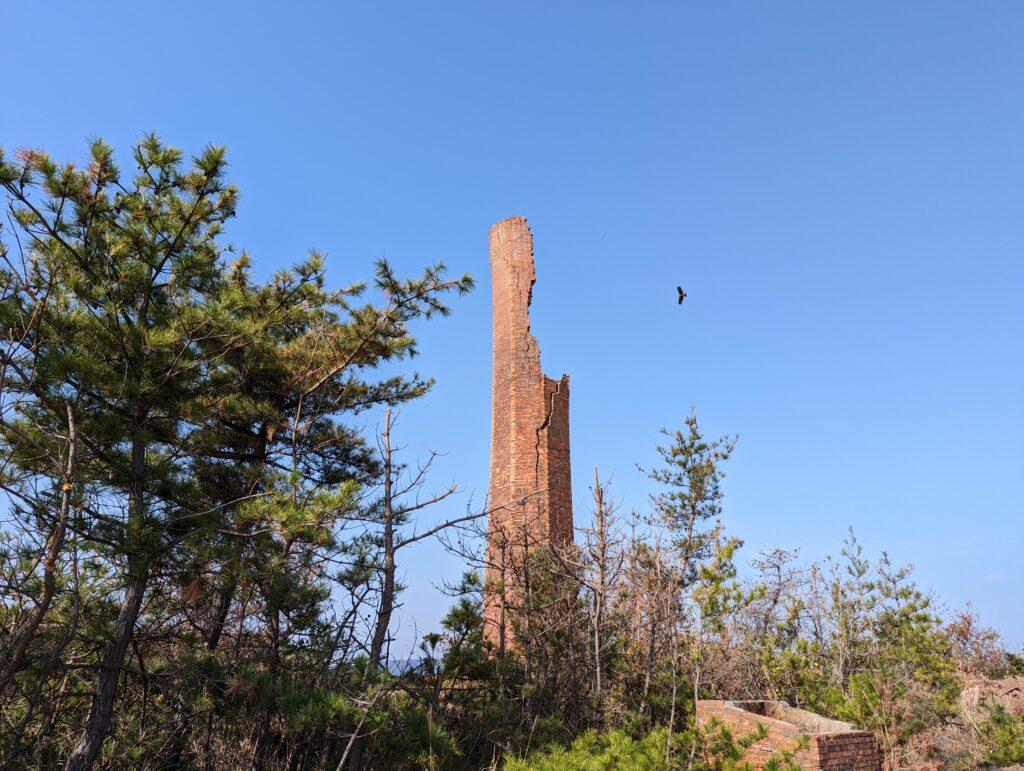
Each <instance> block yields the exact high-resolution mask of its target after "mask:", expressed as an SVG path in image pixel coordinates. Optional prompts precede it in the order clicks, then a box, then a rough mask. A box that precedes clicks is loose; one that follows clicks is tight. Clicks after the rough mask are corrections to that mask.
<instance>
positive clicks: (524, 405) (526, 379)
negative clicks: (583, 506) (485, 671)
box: [485, 217, 572, 642]
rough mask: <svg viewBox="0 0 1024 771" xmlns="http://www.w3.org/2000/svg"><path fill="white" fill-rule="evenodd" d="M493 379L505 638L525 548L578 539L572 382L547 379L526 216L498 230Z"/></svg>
mask: <svg viewBox="0 0 1024 771" xmlns="http://www.w3.org/2000/svg"><path fill="white" fill-rule="evenodd" d="M490 242H491V279H492V285H493V299H494V360H493V366H494V380H493V384H492V388H493V402H492V410H491V474H490V490H489V495H488V501H489V507H490V509H491V513H490V516H489V520H488V544H487V551H488V570H487V573H488V578H489V584H490V585H491V586H492V587H497V588H492V589H491V590H489V591H488V592H487V596H486V598H485V599H486V603H485V605H486V608H485V634H486V635H487V637H488V639H491V640H492V641H495V642H498V641H499V640H504V636H503V632H502V631H501V630H502V629H503V627H504V625H505V615H506V614H505V613H504V611H503V610H502V609H505V608H511V607H514V606H515V605H516V598H517V596H521V594H522V592H521V589H522V587H519V586H517V585H516V584H517V581H516V578H515V575H516V574H517V572H519V571H517V570H516V568H517V566H519V565H521V564H522V560H523V559H524V557H525V553H524V548H527V546H524V545H528V547H533V546H540V545H548V544H557V543H564V542H567V541H569V540H571V539H572V484H571V477H570V471H569V377H568V375H564V376H563V377H562V378H561V379H559V380H554V379H551V378H548V377H546V376H545V375H544V373H543V371H542V370H541V365H540V346H539V345H538V343H537V339H536V338H535V337H534V335H533V333H532V331H531V324H530V315H529V308H530V305H531V303H532V301H533V287H534V284H535V283H536V280H537V273H536V268H535V265H534V257H533V236H532V234H531V233H530V229H529V227H528V226H527V224H526V220H525V219H524V218H522V217H513V218H510V219H507V220H503V221H501V222H499V223H498V224H497V225H495V226H494V227H493V228H491V234H490Z"/></svg>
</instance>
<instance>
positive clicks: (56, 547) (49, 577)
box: [0, 404, 78, 694]
mask: <svg viewBox="0 0 1024 771" xmlns="http://www.w3.org/2000/svg"><path fill="white" fill-rule="evenodd" d="M67 412H68V459H67V462H66V464H65V467H64V481H63V484H62V485H61V498H60V508H59V509H58V511H57V520H56V522H54V524H53V529H52V530H51V531H50V535H49V537H48V538H47V539H46V546H45V548H44V557H43V594H42V596H41V597H40V598H39V604H38V605H36V607H35V608H34V609H33V611H32V616H31V617H30V618H29V621H28V623H27V624H26V625H25V628H24V629H22V630H21V632H19V633H18V635H17V637H16V642H15V644H14V652H13V653H12V654H11V658H10V660H8V662H7V664H6V665H4V667H3V671H2V672H0V694H2V693H3V691H4V689H5V688H6V687H7V684H8V683H9V682H10V681H11V679H12V678H13V677H14V676H15V675H16V674H17V673H18V670H19V669H21V667H22V665H23V664H24V663H25V652H26V651H27V650H28V646H29V645H30V644H31V643H32V640H33V639H35V636H36V632H37V631H38V630H39V625H40V624H41V623H42V621H43V617H44V616H45V615H46V611H48V610H49V609H50V604H51V603H52V602H53V596H54V594H55V593H56V591H57V560H58V559H59V558H60V553H61V551H62V550H63V549H64V540H65V537H66V535H67V524H68V514H69V512H70V511H71V492H72V490H73V489H74V487H73V484H74V483H73V481H72V480H73V479H74V474H75V461H76V457H77V443H78V439H77V427H76V425H75V414H74V412H73V411H72V409H71V405H70V404H69V405H67Z"/></svg>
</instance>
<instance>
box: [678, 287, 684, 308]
mask: <svg viewBox="0 0 1024 771" xmlns="http://www.w3.org/2000/svg"><path fill="white" fill-rule="evenodd" d="M676 290H677V291H678V292H679V302H678V303H676V304H677V305H682V304H683V300H685V299H686V292H684V291H683V288H682V287H681V286H677V287H676Z"/></svg>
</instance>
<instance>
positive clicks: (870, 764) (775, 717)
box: [697, 701, 882, 771]
mask: <svg viewBox="0 0 1024 771" xmlns="http://www.w3.org/2000/svg"><path fill="white" fill-rule="evenodd" d="M712 718H717V719H718V720H719V721H720V722H722V723H724V724H725V726H726V727H727V728H728V729H729V730H730V731H732V733H733V735H734V736H746V735H749V734H751V733H753V732H754V731H757V730H758V726H759V725H763V726H765V728H767V729H768V734H767V735H766V736H765V738H764V739H761V740H760V741H757V742H755V743H754V744H753V745H751V747H750V749H749V750H748V751H747V754H746V758H745V759H746V760H747V761H748V762H750V763H751V764H753V765H754V767H755V768H761V767H762V765H763V764H764V763H765V762H766V761H767V760H769V759H770V758H771V757H772V755H773V754H774V753H775V752H777V751H778V750H792V749H794V748H795V747H796V746H797V745H798V743H799V741H800V737H801V736H807V737H808V738H809V740H810V743H809V746H808V748H807V749H804V750H800V751H799V752H797V753H796V757H795V760H796V762H797V763H798V764H800V766H802V767H803V768H807V769H832V770H834V771H840V770H842V771H879V770H880V769H881V767H882V763H881V757H880V755H879V752H878V742H876V741H875V737H874V734H872V733H871V732H870V731H858V730H857V729H856V728H854V727H853V726H852V725H850V724H849V723H843V722H840V721H839V720H829V719H828V718H824V717H821V716H820V715H815V714H814V713H813V712H806V711H804V710H802V709H794V708H793V707H790V706H789V705H787V704H786V703H785V702H781V701H745V702H733V701H698V702H697V725H700V726H704V725H707V723H708V722H709V721H710V720H711V719H712Z"/></svg>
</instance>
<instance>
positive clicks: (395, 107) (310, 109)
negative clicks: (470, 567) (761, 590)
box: [0, 0, 1024, 645]
mask: <svg viewBox="0 0 1024 771" xmlns="http://www.w3.org/2000/svg"><path fill="white" fill-rule="evenodd" d="M0 30H2V43H0V71H2V72H3V73H4V76H5V77H4V85H5V87H4V89H3V96H2V101H0V144H2V145H3V146H5V147H7V148H8V149H11V148H14V147H18V146H23V145H30V146H37V147H42V148H44V149H47V150H49V151H51V152H52V153H53V154H55V155H56V156H57V157H59V158H61V159H66V160H71V159H80V158H82V157H83V156H84V151H85V143H86V140H87V139H88V138H90V137H97V136H98V137H103V138H105V139H107V140H108V141H110V142H112V143H113V144H114V145H115V146H116V147H117V148H118V149H119V151H120V152H121V158H122V160H123V161H124V162H125V163H126V164H127V162H128V161H129V158H128V155H127V149H128V148H129V147H130V145H131V143H132V142H133V141H134V140H135V139H136V138H138V137H139V136H141V135H142V134H143V133H145V132H148V131H151V130H154V131H156V132H158V133H159V134H161V135H162V136H163V137H164V138H165V139H166V140H168V141H170V142H172V143H174V144H176V145H178V146H180V147H182V148H184V149H185V150H188V151H198V150H199V149H200V148H201V147H202V146H203V145H204V144H206V143H208V142H213V143H218V144H226V145H228V146H229V148H230V150H231V154H230V158H231V160H232V164H233V177H234V180H235V181H236V182H237V183H238V184H239V185H240V187H241V190H242V205H241V208H240V215H239V217H238V219H237V220H236V221H235V222H234V223H233V224H232V225H231V227H230V229H229V236H230V239H231V240H232V241H233V242H235V243H236V244H238V245H239V246H243V247H245V248H246V249H247V250H249V251H250V252H251V254H252V255H253V258H254V260H255V262H256V265H257V266H258V268H259V269H260V270H261V271H264V272H267V273H269V272H270V271H271V270H272V269H274V268H276V267H279V266H282V265H285V264H288V263H290V262H293V261H295V260H297V259H299V258H301V257H302V256H303V255H304V254H305V253H306V252H307V250H308V249H310V248H312V247H315V248H318V249H322V250H324V251H326V252H328V254H329V262H330V273H331V277H332V279H333V280H335V281H336V282H337V283H339V284H340V283H347V282H349V281H353V280H356V279H360V278H364V277H367V276H368V275H369V268H370V265H371V261H372V260H373V259H374V258H376V257H379V256H387V257H388V258H390V259H391V260H393V261H394V262H395V263H396V264H397V265H398V266H399V267H400V268H401V269H402V270H403V271H405V272H408V273H413V272H416V271H418V270H419V268H420V267H422V266H423V265H424V264H426V263H427V262H428V261H431V260H434V259H436V258H439V257H440V258H444V259H445V260H446V262H447V263H448V265H449V266H450V267H451V269H452V270H453V271H455V272H463V271H468V272H470V273H472V274H473V275H474V276H475V277H476V278H477V280H478V289H477V290H476V291H475V292H474V293H473V294H472V296H470V297H468V298H466V299H465V300H462V301H459V302H457V304H456V307H455V309H454V313H453V315H452V317H451V318H450V319H447V320H441V321H438V322H431V323H430V324H429V325H428V326H425V327H421V328H420V329H419V331H420V332H421V333H422V335H421V337H422V356H421V357H420V358H419V359H418V360H417V362H416V366H417V367H418V368H419V369H420V370H421V371H423V372H424V373H426V374H430V375H433V376H435V377H436V378H437V386H436V388H435V390H434V391H433V393H432V394H431V395H430V397H429V398H428V399H427V400H425V401H424V403H423V404H421V405H418V406H416V407H411V408H408V409H407V410H406V411H405V412H404V413H403V415H402V418H401V422H400V424H399V427H398V429H397V432H398V434H399V435H400V436H402V437H404V439H405V441H406V443H407V444H408V445H409V453H410V454H415V453H420V454H422V453H423V452H424V449H423V448H426V447H429V448H433V449H436V450H439V451H442V452H445V453H447V454H446V455H445V457H444V458H443V459H442V460H441V461H440V463H439V465H438V468H437V475H436V476H435V481H436V486H437V487H442V486H444V485H445V484H446V483H447V482H449V481H451V480H456V481H458V482H459V483H460V484H461V486H462V488H463V490H464V491H465V492H464V493H463V494H462V495H461V497H460V498H459V500H458V501H457V502H455V503H454V504H452V506H450V507H448V508H447V509H443V510H439V511H438V512H437V515H438V516H442V515H444V514H459V513H461V512H462V511H463V508H464V506H465V505H466V504H467V502H469V501H470V498H472V501H473V503H474V504H480V503H482V501H483V498H484V496H485V495H486V489H487V460H488V451H489V431H490V345H491V339H490V283H489V275H488V256H487V254H488V253H487V230H488V228H489V226H490V225H491V224H492V223H493V222H495V221H497V220H499V219H502V218H504V217H506V216H510V215H525V216H526V217H528V218H529V221H530V224H531V226H532V228H533V232H534V236H535V238H536V258H537V271H538V282H537V285H536V288H535V293H534V306H533V313H532V316H533V328H534V331H535V333H536V334H537V337H538V338H539V340H540V345H541V348H542V351H543V354H542V363H543V366H544V368H545V370H546V372H547V373H548V374H549V375H552V376H556V377H557V376H558V375H560V374H561V373H563V372H568V373H570V374H571V376H572V407H571V410H572V417H571V422H572V443H573V446H572V452H573V474H574V492H575V495H576V503H577V509H578V510H577V520H578V521H581V522H582V521H584V520H585V517H586V509H585V503H586V494H587V484H588V481H589V479H590V475H591V474H592V469H593V466H594V465H595V464H596V465H598V466H600V468H601V470H602V474H614V485H613V490H614V492H615V495H616V497H618V498H620V499H622V500H623V505H624V506H626V507H629V506H634V507H638V508H639V507H643V506H644V505H645V503H646V493H647V491H648V485H647V483H646V481H645V480H644V478H643V476H642V475H641V474H640V473H639V472H638V471H637V470H636V467H635V464H636V463H638V462H639V463H642V464H648V465H649V464H650V463H651V462H652V460H653V454H654V453H653V446H654V443H655V441H656V440H657V432H658V429H659V428H660V427H663V426H666V427H675V426H678V425H680V424H681V421H682V418H683V416H684V415H685V414H686V412H687V411H688V410H689V409H690V408H691V406H692V407H694V408H696V410H697V413H698V415H699V416H700V418H701V420H702V423H703V426H704V428H705V429H706V431H707V432H708V433H709V434H724V433H739V435H740V439H739V443H738V445H737V449H736V453H735V456H734V458H733V460H732V461H730V467H729V478H728V479H727V481H726V493H727V501H726V515H725V522H726V524H727V526H728V527H729V528H730V529H731V530H732V531H733V532H734V533H735V534H737V535H740V536H741V537H743V538H745V539H746V541H747V547H746V548H745V549H744V551H745V553H746V557H751V556H754V554H755V553H756V552H757V550H758V549H760V548H762V547H764V546H769V545H773V544H781V545H783V546H786V547H791V548H792V547H799V548H800V549H801V552H802V557H803V558H804V559H806V560H811V559H818V558H821V557H822V556H824V555H825V554H828V553H836V552H838V550H839V548H840V545H841V541H842V538H843V536H844V535H845V532H846V529H847V527H848V526H849V525H853V526H854V528H855V529H856V531H857V533H858V535H859V536H860V538H861V539H862V541H863V543H864V544H865V546H866V548H867V550H868V551H869V552H870V553H871V554H872V555H877V553H878V552H879V551H880V550H881V549H883V548H884V549H888V550H889V551H890V553H891V554H892V556H893V557H894V559H895V560H897V561H899V562H912V563H913V564H914V565H915V566H916V567H917V575H918V579H919V580H920V582H921V583H922V584H923V585H924V586H926V587H930V588H933V589H934V590H935V591H936V592H937V593H938V594H939V595H940V596H941V597H942V599H943V600H944V601H945V602H946V603H947V604H948V605H949V606H951V607H953V608H956V607H958V606H961V605H962V604H963V603H964V602H965V601H967V600H973V602H974V604H975V608H976V609H977V610H979V611H980V612H981V614H982V618H983V620H984V621H985V622H987V623H989V624H992V625H995V626H998V627H1000V628H1002V629H1003V630H1004V631H1005V632H1006V633H1007V634H1008V636H1009V637H1010V638H1011V640H1013V641H1014V642H1016V643H1018V644H1020V643H1024V613H1022V612H1021V610H1022V608H1021V601H1020V597H1021V588H1020V587H1021V586H1022V584H1024V516H1022V515H1024V494H1022V491H1021V482H1022V479H1024V473H1022V472H1024V439H1022V435H1024V357H1022V353H1024V351H1022V342H1021V336H1022V332H1024V303H1022V302H1021V294H1022V290H1024V260H1022V256H1024V44H1022V41H1024V4H1022V3H1020V2H1019V0H1002V1H999V0H990V1H989V2H985V3H973V2H971V3H968V2H940V1H938V0H927V1H924V0H921V1H918V2H910V1H908V2H900V3H894V2H891V0H878V1H875V2H868V1H865V0H857V2H845V3H840V2H820V0H806V2H786V1H783V0H775V1H774V2H763V0H750V1H749V2H729V1H728V0H715V1H714V2H711V1H710V0H705V1H704V2H681V1H677V2H615V3H612V2H596V1H593V0H589V1H588V2H577V3H568V2H557V1H552V0H548V1H547V2H518V3H497V2H479V0H476V1H474V2H458V3H455V2H441V1H438V2H429V3H428V2H422V1H420V2H360V3H327V2H324V3H318V4H314V3H307V2H290V3H285V2H279V3H272V4H271V3H260V2H244V3H243V2H222V1H220V0H214V1H210V0H208V1H207V2H202V3H200V2H193V1H192V0H175V2H173V3H140V2H130V3H129V2H95V3H83V2H46V3H32V2H15V1H14V0H7V2H3V3H0ZM677 283H681V284H683V285H684V286H685V288H686V289H687V291H688V293H689V299H688V300H687V301H686V303H685V304H684V306H683V307H681V308H680V307H677V306H676V299H675V287H676V284H677ZM377 420H379V416H375V417H371V421H377ZM404 564H405V567H406V575H405V577H406V581H407V583H408V584H409V585H410V588H409V591H408V592H407V594H406V604H405V607H404V608H403V609H402V624H403V632H402V640H403V642H404V643H405V644H406V645H410V644H411V641H412V639H413V627H412V623H413V620H415V623H416V625H417V628H418V630H419V631H420V632H423V631H428V630H431V629H433V628H436V624H437V620H438V618H439V617H440V615H441V614H442V612H443V610H444V608H445V607H446V605H447V603H448V600H447V599H446V598H444V597H442V596H441V595H440V594H439V593H438V592H437V591H436V590H435V589H434V588H433V587H432V585H431V582H432V581H437V580H439V579H441V578H456V577H457V576H458V574H459V572H460V566H459V564H458V561H457V560H455V559H454V558H452V557H449V556H446V555H445V554H444V553H443V552H442V551H441V550H440V549H439V548H437V547H436V546H433V545H423V546H422V547H421V548H419V549H418V550H417V551H414V552H411V553H410V554H408V555H407V556H406V560H405V563H404Z"/></svg>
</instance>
